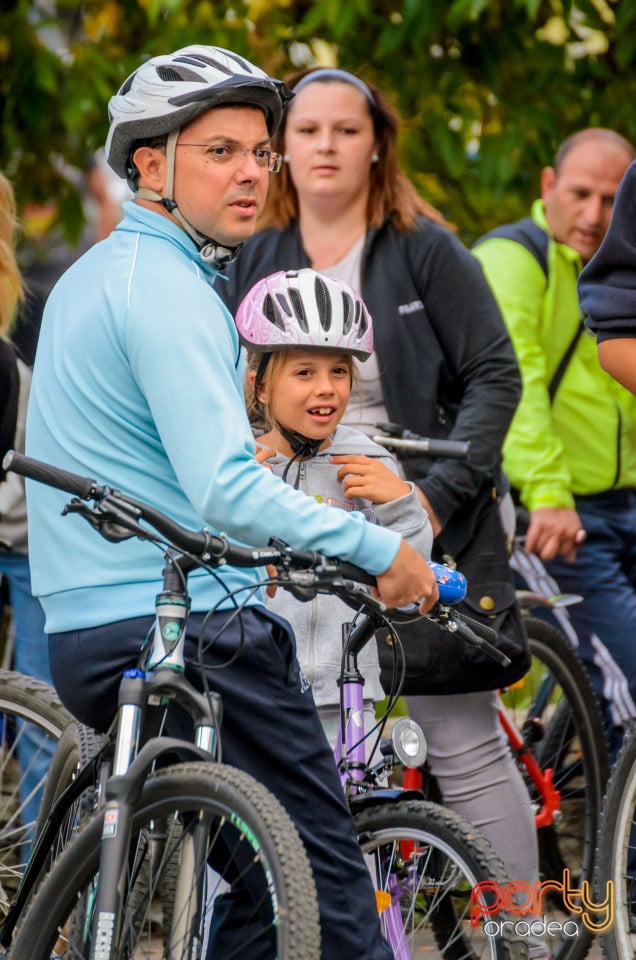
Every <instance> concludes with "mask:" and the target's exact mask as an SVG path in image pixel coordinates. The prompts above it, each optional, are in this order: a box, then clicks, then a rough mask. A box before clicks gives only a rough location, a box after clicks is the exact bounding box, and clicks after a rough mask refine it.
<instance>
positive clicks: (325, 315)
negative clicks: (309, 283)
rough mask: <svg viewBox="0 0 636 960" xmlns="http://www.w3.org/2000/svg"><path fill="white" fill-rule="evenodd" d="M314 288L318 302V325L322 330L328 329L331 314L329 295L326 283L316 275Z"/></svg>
mask: <svg viewBox="0 0 636 960" xmlns="http://www.w3.org/2000/svg"><path fill="white" fill-rule="evenodd" d="M314 289H315V292H316V302H317V304H318V316H319V317H320V326H321V327H322V328H323V330H330V329H331V321H332V319H333V314H332V311H331V297H330V296H329V290H328V288H327V284H326V283H325V281H324V280H322V279H321V278H320V277H316V282H315V284H314Z"/></svg>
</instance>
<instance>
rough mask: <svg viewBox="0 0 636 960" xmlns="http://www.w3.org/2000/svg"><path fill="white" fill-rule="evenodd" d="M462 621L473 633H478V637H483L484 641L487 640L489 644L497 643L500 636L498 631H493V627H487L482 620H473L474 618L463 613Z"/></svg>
mask: <svg viewBox="0 0 636 960" xmlns="http://www.w3.org/2000/svg"><path fill="white" fill-rule="evenodd" d="M462 620H463V621H464V623H465V624H466V625H467V626H469V627H470V629H471V630H472V631H473V633H476V634H477V636H478V637H481V639H482V640H487V641H488V643H496V642H497V638H498V634H497V631H496V630H493V629H492V627H488V626H486V624H485V623H482V622H481V621H480V620H473V618H472V617H467V616H466V614H465V613H462Z"/></svg>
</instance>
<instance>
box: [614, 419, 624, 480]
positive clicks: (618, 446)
mask: <svg viewBox="0 0 636 960" xmlns="http://www.w3.org/2000/svg"><path fill="white" fill-rule="evenodd" d="M616 413H617V415H618V428H617V431H616V476H615V477H614V483H613V484H612V486H613V487H617V486H618V482H619V480H620V477H621V467H622V463H621V437H622V434H623V420H622V417H621V410H620V407H618V406H617V407H616Z"/></svg>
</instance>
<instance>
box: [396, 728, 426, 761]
mask: <svg viewBox="0 0 636 960" xmlns="http://www.w3.org/2000/svg"><path fill="white" fill-rule="evenodd" d="M391 740H392V741H393V749H394V750H395V753H396V754H397V756H398V758H399V759H400V761H401V763H403V764H404V766H405V767H421V766H422V764H423V763H424V761H425V760H426V752H427V747H426V737H425V736H424V733H423V731H422V728H421V727H420V726H419V724H417V723H416V722H415V721H414V720H411V719H410V717H400V718H399V719H398V720H396V721H395V723H394V724H393V729H392V730H391Z"/></svg>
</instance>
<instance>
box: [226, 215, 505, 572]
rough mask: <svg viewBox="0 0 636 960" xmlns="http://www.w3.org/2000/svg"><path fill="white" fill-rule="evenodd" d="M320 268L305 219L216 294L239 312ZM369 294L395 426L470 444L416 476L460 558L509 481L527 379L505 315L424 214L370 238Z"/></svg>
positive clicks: (262, 242)
mask: <svg viewBox="0 0 636 960" xmlns="http://www.w3.org/2000/svg"><path fill="white" fill-rule="evenodd" d="M305 266H310V262H309V258H308V256H307V254H306V253H305V251H304V250H303V247H302V244H301V240H300V233H299V230H298V225H297V223H295V222H294V223H292V224H291V225H290V226H289V227H287V228H286V229H285V230H282V231H281V230H276V229H269V230H264V231H262V232H260V233H257V234H256V235H255V236H254V237H252V238H251V239H250V240H248V241H247V243H246V244H245V246H244V248H243V250H242V251H241V253H240V254H239V256H238V257H237V259H236V260H235V261H234V263H233V264H232V265H231V266H230V268H229V270H228V275H229V282H228V281H227V280H225V279H224V278H222V277H221V278H219V279H218V280H217V282H216V286H217V289H218V291H219V293H220V294H221V296H222V297H223V298H224V299H225V301H226V302H227V304H228V306H229V308H230V310H231V311H235V310H236V307H237V306H238V304H239V303H240V300H241V299H242V297H243V296H244V295H245V294H246V293H247V291H248V290H249V288H250V287H251V286H252V285H253V284H254V283H255V282H256V281H257V280H258V279H260V278H261V277H263V276H266V275H267V274H270V273H273V272H274V271H276V270H283V269H297V268H299V267H305ZM361 294H362V296H363V298H364V300H365V302H366V304H367V306H368V308H369V311H370V313H371V316H372V317H373V324H374V337H375V348H376V351H377V354H378V357H379V362H380V370H381V377H382V391H383V394H384V401H385V405H386V409H387V413H388V416H389V419H390V420H392V421H395V422H398V423H401V424H402V425H403V426H405V427H407V428H408V429H409V430H412V431H414V432H416V433H419V434H422V435H424V436H428V437H435V438H447V437H450V438H451V439H453V440H469V441H470V442H471V451H472V455H471V458H470V461H469V462H468V463H465V462H461V461H457V460H438V461H433V460H431V459H429V458H428V457H414V458H409V459H406V460H404V461H403V466H404V470H405V473H406V475H407V477H408V479H409V480H413V481H414V482H416V483H417V484H418V485H419V486H420V487H421V488H422V490H423V491H424V493H425V495H426V496H427V497H428V499H429V501H430V503H431V505H432V507H433V509H434V510H435V512H436V514H437V516H438V517H439V519H440V521H441V523H442V524H443V527H444V530H443V531H442V534H441V536H440V537H439V538H438V541H437V542H438V543H439V545H440V547H441V548H442V550H443V551H444V552H446V553H450V554H453V555H454V554H456V553H457V552H458V551H459V550H461V548H462V547H463V546H465V544H466V543H468V541H469V540H470V539H471V537H472V533H473V530H474V526H475V523H476V522H477V517H478V514H479V508H480V507H481V506H482V505H483V504H484V503H485V502H486V500H488V499H489V498H490V497H491V496H492V491H493V487H497V488H499V489H500V490H501V489H502V488H503V489H505V486H504V481H503V478H502V476H501V471H500V463H501V456H500V451H501V445H502V442H503V439H504V437H505V434H506V431H507V429H508V425H509V423H510V420H511V419H512V415H513V413H514V411H515V408H516V406H517V403H518V401H519V397H520V395H521V379H520V375H519V371H518V367H517V362H516V359H515V355H514V351H513V348H512V345H511V343H510V339H509V337H508V334H507V332H506V329H505V326H504V323H503V320H502V318H501V314H500V312H499V308H498V307H497V304H496V302H495V299H494V297H493V294H492V293H491V291H490V287H489V286H488V283H487V282H486V280H485V278H484V275H483V273H482V270H481V266H480V264H479V263H478V262H477V261H476V259H475V258H474V257H473V256H472V255H471V254H470V252H469V251H468V250H467V249H466V248H465V247H464V246H463V245H462V244H461V243H460V241H459V240H458V239H457V238H456V237H455V236H454V235H453V234H452V233H451V232H450V231H448V230H446V229H444V228H443V227H441V226H438V225H437V224H435V223H433V222H432V221H430V220H428V219H426V218H425V217H420V218H419V220H418V223H417V226H416V227H415V229H413V230H411V231H410V232H409V233H408V234H400V233H398V232H397V231H396V230H395V228H394V227H393V225H392V223H391V222H390V221H388V220H387V221H386V222H385V223H384V224H383V225H382V226H381V227H380V228H377V229H376V228H371V229H370V230H369V231H368V234H367V239H366V244H365V249H364V254H363V267H362V289H361Z"/></svg>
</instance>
